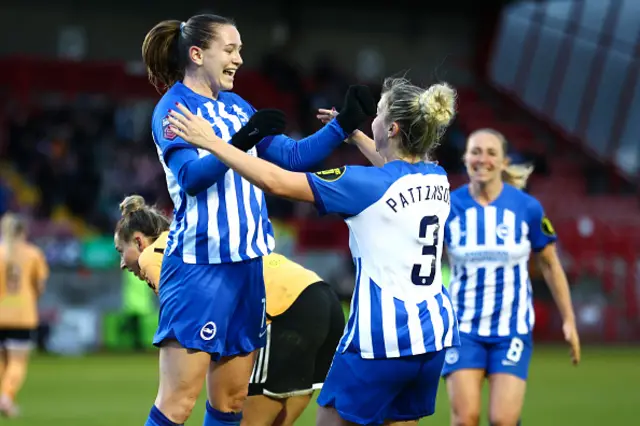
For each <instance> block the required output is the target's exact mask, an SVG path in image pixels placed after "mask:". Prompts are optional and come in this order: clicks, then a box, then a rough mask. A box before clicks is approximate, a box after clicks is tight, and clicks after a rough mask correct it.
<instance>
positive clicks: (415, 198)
mask: <svg viewBox="0 0 640 426" xmlns="http://www.w3.org/2000/svg"><path fill="white" fill-rule="evenodd" d="M307 179H308V181H309V183H310V185H311V188H312V191H313V193H314V198H315V203H316V206H317V208H318V210H319V211H320V212H321V213H338V214H340V215H341V216H342V217H343V218H344V219H345V222H346V223H347V226H348V227H349V246H350V249H351V253H352V255H353V258H354V263H355V266H356V282H355V289H354V293H353V297H352V300H351V314H350V317H349V320H348V321H347V325H346V328H345V333H344V336H343V338H342V340H341V342H340V344H339V347H338V350H340V351H343V352H344V351H346V350H347V349H351V350H355V351H357V352H359V353H360V355H361V356H362V357H363V358H396V357H401V356H409V355H418V354H422V353H427V352H435V351H440V350H442V349H444V348H447V347H452V346H457V345H459V336H458V328H457V321H456V319H455V315H454V311H453V307H452V304H451V300H450V298H449V295H448V293H447V291H446V289H444V287H443V286H442V276H441V272H440V269H441V259H442V247H443V237H444V224H445V221H446V219H447V217H448V215H449V210H450V202H449V181H448V179H447V176H446V173H445V172H444V170H443V169H442V168H441V167H439V166H437V165H435V164H431V163H424V162H423V163H417V164H409V163H406V162H404V161H393V162H390V163H387V164H385V165H384V166H383V167H380V168H378V167H359V166H347V167H341V168H338V169H333V170H326V171H322V172H317V173H309V174H307Z"/></svg>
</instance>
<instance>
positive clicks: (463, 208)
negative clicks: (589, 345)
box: [443, 129, 580, 426]
mask: <svg viewBox="0 0 640 426" xmlns="http://www.w3.org/2000/svg"><path fill="white" fill-rule="evenodd" d="M506 153H507V141H506V139H505V138H504V136H503V135H502V134H500V133H499V132H497V131H495V130H492V129H482V130H477V131H475V132H473V133H472V134H471V135H469V138H468V139H467V146H466V150H465V154H464V162H465V165H466V168H467V173H468V175H469V179H470V183H469V184H468V185H464V186H462V187H460V188H458V189H457V190H455V191H453V192H452V193H451V214H450V216H449V220H448V221H447V225H446V232H445V239H446V247H447V253H448V255H449V259H450V264H451V267H452V277H451V284H450V287H449V288H450V291H451V296H452V300H453V304H454V307H455V309H456V313H457V316H458V321H459V324H460V339H461V343H462V346H461V347H460V348H454V349H451V350H449V351H448V352H447V356H446V362H445V367H444V369H443V376H444V377H445V378H446V382H447V389H448V392H449V399H450V400H451V415H452V417H451V424H452V425H458V426H461V425H465V426H471V425H478V424H479V423H480V411H481V393H482V384H483V382H484V379H485V377H487V378H488V381H489V423H490V424H492V425H506V426H510V425H516V424H519V419H520V413H521V410H522V406H523V403H524V395H525V389H526V380H527V375H528V369H529V363H530V361H531V354H532V350H533V342H532V330H533V325H534V311H533V294H532V289H531V282H530V280H529V275H528V263H529V257H530V256H531V252H532V251H533V252H534V253H535V254H536V256H537V258H538V261H539V263H540V267H541V270H542V273H543V275H544V278H545V280H546V282H547V284H548V285H549V288H550V289H551V292H552V294H553V297H554V299H555V302H556V304H557V306H558V309H559V310H560V314H561V316H562V322H563V323H562V330H563V333H564V337H565V340H566V341H567V342H568V343H569V345H570V347H571V359H572V361H573V363H574V364H578V362H579V361H580V342H579V338H578V332H577V329H576V323H575V316H574V312H573V307H572V305H571V295H570V292H569V286H568V283H567V279H566V276H565V274H564V271H563V269H562V265H561V264H560V260H559V259H558V255H557V252H556V247H555V241H556V238H557V237H556V234H555V232H554V230H553V226H552V225H551V222H550V221H549V219H548V218H547V217H546V216H545V214H544V210H543V208H542V206H541V204H540V202H539V201H538V200H536V199H535V198H534V197H532V196H531V195H528V194H526V193H525V192H523V191H522V190H521V188H523V187H524V186H525V185H526V180H527V178H528V176H529V175H530V174H531V172H532V171H533V168H532V167H527V166H519V167H518V166H511V167H510V166H509V160H508V158H507V155H506Z"/></svg>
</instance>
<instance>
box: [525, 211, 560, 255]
mask: <svg viewBox="0 0 640 426" xmlns="http://www.w3.org/2000/svg"><path fill="white" fill-rule="evenodd" d="M527 213H528V218H529V220H528V221H527V223H528V225H529V241H530V242H531V248H532V249H533V251H535V252H539V251H541V250H542V249H544V248H545V247H546V246H547V245H549V244H551V243H554V242H555V241H556V240H557V239H558V236H557V235H556V231H555V230H554V229H553V225H552V224H551V221H550V220H549V218H548V217H547V216H546V215H545V214H544V210H543V208H542V205H541V204H540V202H539V201H538V200H533V201H532V202H531V203H530V205H529V208H528V212H527Z"/></svg>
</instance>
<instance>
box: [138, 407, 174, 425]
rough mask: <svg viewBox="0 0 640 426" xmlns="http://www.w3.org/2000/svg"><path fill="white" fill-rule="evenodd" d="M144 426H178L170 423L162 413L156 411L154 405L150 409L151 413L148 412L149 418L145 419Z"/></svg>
mask: <svg viewBox="0 0 640 426" xmlns="http://www.w3.org/2000/svg"><path fill="white" fill-rule="evenodd" d="M144 426H179V425H178V424H177V423H174V422H172V421H171V420H169V419H168V418H167V416H165V415H164V414H162V411H160V410H158V407H156V406H155V405H154V406H153V407H151V411H150V412H149V417H147V421H146V422H145V423H144Z"/></svg>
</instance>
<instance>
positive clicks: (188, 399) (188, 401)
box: [155, 394, 198, 424]
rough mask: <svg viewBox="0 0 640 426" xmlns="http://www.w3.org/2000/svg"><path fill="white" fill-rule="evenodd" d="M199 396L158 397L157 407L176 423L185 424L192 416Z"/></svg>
mask: <svg viewBox="0 0 640 426" xmlns="http://www.w3.org/2000/svg"><path fill="white" fill-rule="evenodd" d="M197 400H198V396H197V395H187V394H185V395H158V397H157V398H156V403H155V405H156V407H158V409H159V410H160V411H161V412H162V414H164V415H165V416H167V417H168V418H169V420H171V421H172V422H174V423H177V424H183V423H185V422H186V421H187V420H188V419H189V417H190V416H191V412H192V411H193V407H195V405H196V401H197Z"/></svg>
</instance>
